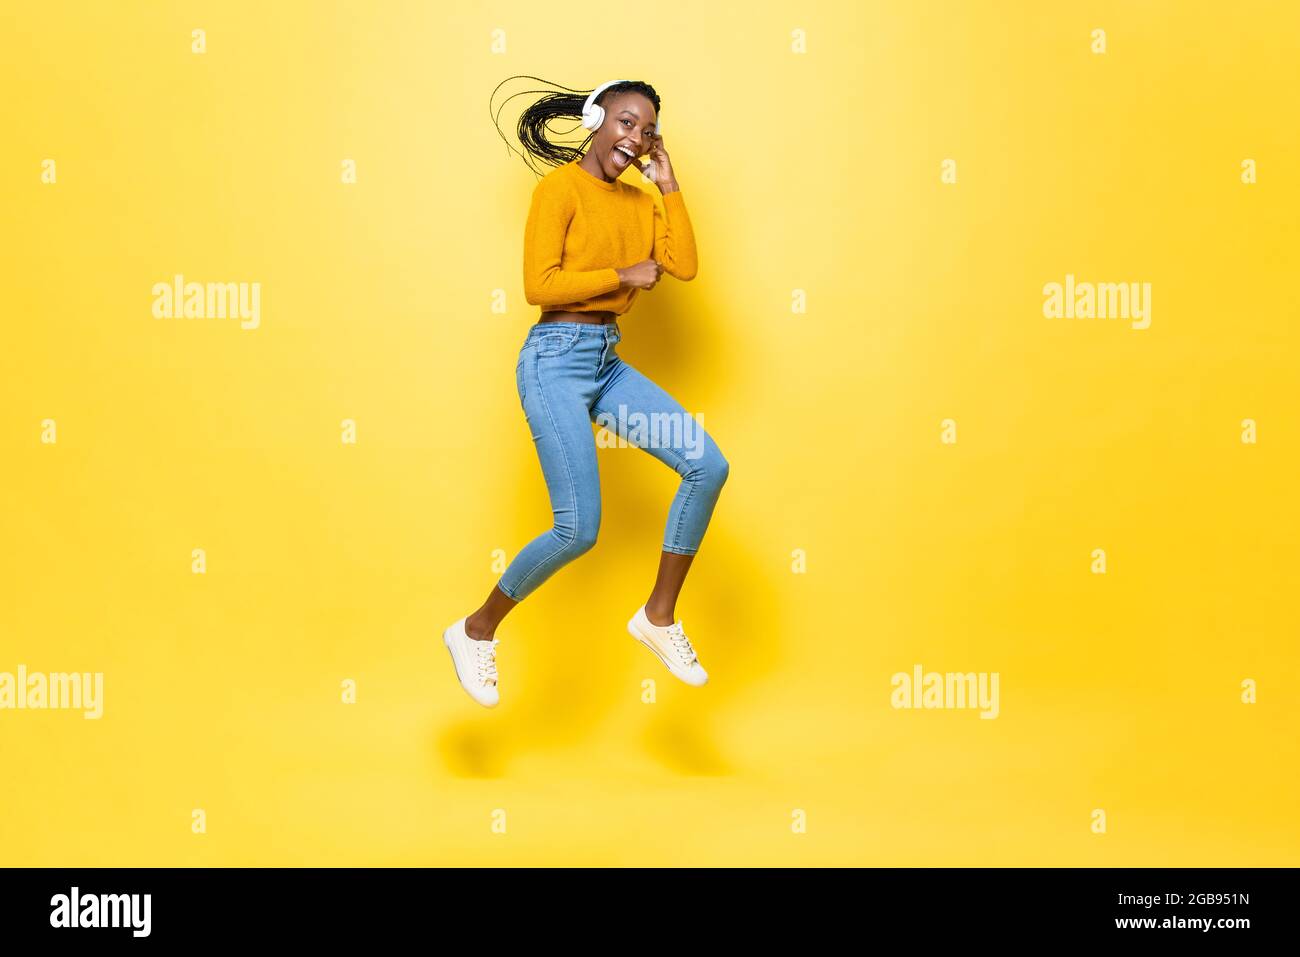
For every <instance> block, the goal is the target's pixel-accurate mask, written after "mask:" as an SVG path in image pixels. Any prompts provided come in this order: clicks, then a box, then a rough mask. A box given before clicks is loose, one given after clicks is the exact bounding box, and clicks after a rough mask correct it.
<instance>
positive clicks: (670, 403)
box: [497, 322, 728, 601]
mask: <svg viewBox="0 0 1300 957" xmlns="http://www.w3.org/2000/svg"><path fill="white" fill-rule="evenodd" d="M621 337H622V335H621V331H620V330H619V328H618V324H617V323H613V322H611V323H607V324H605V325H594V324H590V323H583V322H544V323H537V324H535V325H533V326H532V328H530V329H529V330H528V335H527V337H526V338H525V339H524V344H523V347H522V348H521V349H520V350H519V363H518V365H517V366H516V367H515V379H516V386H517V387H518V389H519V401H520V403H521V404H522V405H523V409H524V416H525V418H526V419H527V420H528V425H529V427H530V429H531V430H532V436H533V442H534V444H535V445H536V446H537V457H538V458H539V459H540V460H541V463H542V473H543V474H544V475H545V477H546V488H547V491H548V492H549V493H550V497H551V511H552V513H553V515H554V521H555V524H554V527H553V528H551V529H550V530H549V531H547V532H545V533H544V534H542V535H539V536H537V537H536V538H534V539H533V540H532V541H531V542H529V543H528V544H527V545H525V546H524V548H523V550H522V551H521V552H520V553H519V554H518V555H516V556H515V558H514V561H512V562H511V563H510V565H509V567H508V568H506V570H505V572H504V574H502V576H501V580H500V581H499V582H498V583H497V584H498V587H499V588H500V589H501V590H502V591H503V592H505V593H506V594H507V595H509V596H510V597H511V598H513V599H515V600H516V601H520V600H522V599H524V598H525V597H527V596H528V595H529V594H530V593H531V592H532V591H533V590H534V589H535V588H537V586H539V585H540V584H542V582H544V581H546V579H548V578H550V577H551V575H553V574H554V573H555V572H557V571H559V569H560V568H561V567H563V566H564V565H566V564H568V563H569V562H571V561H573V560H574V559H575V558H577V557H578V556H579V555H581V554H582V553H583V552H585V551H587V550H588V549H590V548H591V547H592V546H593V545H594V544H596V531H597V529H599V527H600V476H599V473H598V472H597V469H596V435H595V433H594V432H593V430H592V423H593V422H597V423H598V424H600V425H602V426H603V427H604V428H605V430H606V432H607V433H608V434H609V436H610V437H611V438H613V437H616V438H613V441H609V442H608V444H611V445H612V444H616V443H617V444H619V445H623V444H626V445H629V446H635V447H637V448H643V449H645V450H646V451H648V452H649V453H650V454H651V455H653V456H654V457H655V458H657V459H658V460H659V461H661V462H663V463H664V464H666V465H668V466H671V467H672V468H673V469H675V470H676V471H677V474H678V475H680V476H681V477H682V481H681V485H680V486H679V487H678V489H677V495H676V497H675V498H674V499H673V502H672V506H671V507H670V508H669V510H668V524H667V527H666V528H665V529H664V544H663V550H664V551H666V552H675V553H677V554H679V555H694V554H695V553H696V552H697V551H698V550H699V547H700V540H701V539H702V538H703V537H704V530H705V529H706V528H707V527H708V524H709V519H710V518H711V517H712V515H713V507H714V505H715V504H716V503H717V501H718V494H719V492H721V490H722V483H723V482H725V481H726V480H727V471H728V464H727V460H726V459H725V458H723V455H722V452H721V451H720V450H719V449H718V446H717V444H716V443H715V442H714V441H713V439H712V438H711V437H710V436H709V434H708V433H707V432H705V431H704V428H703V426H702V425H701V424H700V421H699V420H698V419H697V418H696V417H693V416H690V415H688V414H687V412H686V410H685V409H683V408H682V407H681V405H679V404H678V402H677V400H676V399H674V398H673V397H672V396H670V395H669V394H668V393H667V392H665V391H664V390H663V389H661V388H659V386H657V385H655V384H654V383H653V382H651V381H650V380H649V379H647V378H646V377H645V376H644V375H642V374H641V373H640V372H638V371H637V370H636V369H634V368H633V367H632V366H630V365H628V364H627V363H626V362H624V361H623V360H622V359H621V358H620V357H619V356H618V354H617V353H616V352H615V351H614V346H615V344H617V343H618V341H619V339H620V338H621Z"/></svg>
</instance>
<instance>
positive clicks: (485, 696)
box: [442, 618, 501, 708]
mask: <svg viewBox="0 0 1300 957" xmlns="http://www.w3.org/2000/svg"><path fill="white" fill-rule="evenodd" d="M442 643H443V644H444V645H446V646H447V650H448V651H450V652H451V663H452V665H453V666H455V668H456V677H457V678H459V679H460V686H461V687H462V688H464V689H465V690H466V691H467V692H469V696H470V697H471V698H473V699H474V700H475V701H477V702H478V703H479V704H481V705H483V706H484V707H485V708H491V707H493V706H494V705H496V703H497V702H498V701H500V700H501V696H500V695H499V694H498V693H497V659H496V650H497V645H498V644H500V641H499V640H498V639H496V638H493V639H491V640H490V641H475V640H474V639H473V638H471V637H470V636H469V635H467V634H466V633H465V619H464V618H461V619H460V620H459V621H456V622H453V623H452V625H451V627H449V628H448V629H447V630H446V631H444V632H443V633H442Z"/></svg>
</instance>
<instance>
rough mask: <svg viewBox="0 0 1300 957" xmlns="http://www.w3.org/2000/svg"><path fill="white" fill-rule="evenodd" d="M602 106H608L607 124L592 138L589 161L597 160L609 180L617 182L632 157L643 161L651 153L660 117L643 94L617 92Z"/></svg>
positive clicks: (603, 124) (607, 98) (606, 112)
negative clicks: (652, 134) (653, 134)
mask: <svg viewBox="0 0 1300 957" xmlns="http://www.w3.org/2000/svg"><path fill="white" fill-rule="evenodd" d="M601 105H602V106H604V107H605V122H604V123H602V124H601V126H600V129H598V130H597V131H596V135H595V136H594V137H592V140H591V148H590V150H588V153H589V154H590V155H589V157H588V158H589V159H590V158H594V159H595V160H596V162H597V163H598V164H599V165H600V169H601V171H602V172H603V173H604V174H605V178H606V179H608V180H614V179H617V178H618V175H619V173H621V172H623V170H625V169H627V168H628V167H629V166H631V165H632V159H633V157H636V158H640V157H642V156H644V155H645V154H646V153H647V152H648V151H649V149H650V145H651V138H650V136H649V134H650V133H653V132H654V128H655V122H656V121H657V120H658V118H659V117H658V115H657V114H656V113H655V106H654V104H653V103H651V102H650V101H649V100H648V99H647V98H646V97H645V95H644V94H641V93H633V92H627V93H618V94H615V95H613V96H609V97H606V98H605V101H604V102H603V103H602V104H601ZM629 153H630V154H631V155H628V154H629Z"/></svg>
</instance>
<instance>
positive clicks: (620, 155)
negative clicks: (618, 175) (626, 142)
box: [609, 146, 634, 170]
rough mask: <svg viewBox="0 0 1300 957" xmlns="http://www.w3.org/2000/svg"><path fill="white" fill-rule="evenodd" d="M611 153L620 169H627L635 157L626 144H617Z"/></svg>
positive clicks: (616, 166) (615, 165) (617, 167)
mask: <svg viewBox="0 0 1300 957" xmlns="http://www.w3.org/2000/svg"><path fill="white" fill-rule="evenodd" d="M609 155H610V157H611V159H612V160H613V163H614V167H615V168H616V169H620V170H624V169H627V167H628V164H630V163H631V162H632V160H633V158H634V157H633V155H632V151H631V150H629V149H628V148H627V147H626V146H615V147H614V148H613V149H612V150H611V151H610V154H609Z"/></svg>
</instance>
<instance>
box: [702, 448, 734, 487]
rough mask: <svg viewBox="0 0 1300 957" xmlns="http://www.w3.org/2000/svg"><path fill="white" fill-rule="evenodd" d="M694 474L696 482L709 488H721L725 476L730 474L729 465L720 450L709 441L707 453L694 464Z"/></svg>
mask: <svg viewBox="0 0 1300 957" xmlns="http://www.w3.org/2000/svg"><path fill="white" fill-rule="evenodd" d="M694 473H695V474H694V478H695V481H696V482H699V483H700V484H702V485H705V486H708V487H709V488H722V486H723V485H724V484H725V483H726V481H727V476H728V475H729V474H731V463H730V462H728V461H727V457H726V456H725V455H723V454H722V450H721V449H719V448H718V447H717V445H715V444H714V443H713V442H712V441H710V442H709V444H708V451H707V452H706V453H705V454H704V456H703V458H701V459H700V460H699V462H697V463H696V465H695V469H694Z"/></svg>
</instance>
